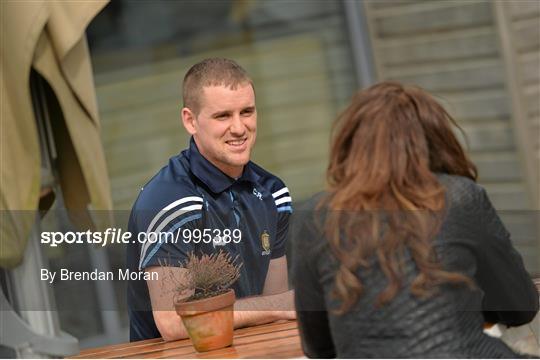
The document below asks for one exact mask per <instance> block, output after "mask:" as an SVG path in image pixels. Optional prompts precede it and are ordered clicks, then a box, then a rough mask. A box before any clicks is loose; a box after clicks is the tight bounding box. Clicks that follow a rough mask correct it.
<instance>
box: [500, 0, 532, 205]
mask: <svg viewBox="0 0 540 360" xmlns="http://www.w3.org/2000/svg"><path fill="white" fill-rule="evenodd" d="M492 4H493V11H494V15H495V24H496V26H497V29H498V37H499V41H500V46H501V56H502V58H503V62H504V70H505V77H506V84H507V88H508V93H509V96H510V98H511V108H512V115H511V119H512V122H513V124H514V137H515V143H516V147H517V148H518V153H519V158H520V161H521V163H522V167H523V170H524V171H523V172H524V175H525V183H526V184H527V188H528V192H529V194H530V195H531V196H529V197H528V198H529V201H530V204H529V205H530V206H531V207H532V208H533V209H538V207H539V205H540V197H539V191H538V186H539V175H538V163H537V162H536V160H535V156H534V154H535V149H534V144H533V143H532V141H531V138H530V136H529V130H530V129H529V122H528V114H527V110H526V109H527V106H526V103H525V99H524V97H523V91H522V89H523V87H522V84H521V76H520V74H519V71H518V63H517V49H515V47H514V43H513V39H512V34H513V28H512V19H511V17H510V15H511V7H510V4H509V3H506V2H503V1H495V2H493V3H492Z"/></svg>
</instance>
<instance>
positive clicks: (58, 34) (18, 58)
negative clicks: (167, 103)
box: [0, 0, 112, 269]
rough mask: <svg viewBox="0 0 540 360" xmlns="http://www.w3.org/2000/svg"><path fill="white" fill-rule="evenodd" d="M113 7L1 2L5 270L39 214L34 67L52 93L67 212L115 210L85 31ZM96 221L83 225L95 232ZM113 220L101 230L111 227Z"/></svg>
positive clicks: (0, 236) (1, 263) (1, 252)
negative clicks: (32, 87)
mask: <svg viewBox="0 0 540 360" xmlns="http://www.w3.org/2000/svg"><path fill="white" fill-rule="evenodd" d="M106 3H107V1H103V0H92V1H72V2H68V1H46V0H34V1H14V0H3V1H0V24H1V25H0V26H1V34H0V59H1V68H0V83H1V88H0V108H1V113H0V212H1V214H0V267H2V268H6V269H7V268H13V267H15V266H17V265H18V264H19V263H20V262H21V259H22V256H23V253H24V249H25V246H26V242H27V239H28V236H29V234H30V231H31V229H32V226H33V223H34V221H35V212H34V211H35V210H37V208H38V204H39V199H40V189H41V175H40V171H41V154H40V145H39V138H38V129H37V125H36V121H35V118H34V113H33V109H32V98H31V93H30V85H29V81H30V72H31V69H32V68H33V69H34V70H35V71H37V72H38V73H39V74H40V75H41V76H42V77H43V78H44V79H45V81H46V82H47V83H48V84H49V86H50V87H51V88H52V90H53V92H54V94H55V96H56V99H57V100H58V104H59V108H60V112H59V114H58V115H59V117H58V118H57V119H53V120H54V121H51V123H52V126H53V133H54V135H55V138H54V140H55V144H56V151H57V154H58V155H57V156H58V159H57V165H56V166H57V170H58V175H59V182H60V185H61V189H62V195H63V197H64V201H65V205H66V208H67V209H69V210H77V211H79V210H82V211H83V212H85V213H86V214H88V212H87V210H88V209H89V208H92V209H95V210H109V209H112V201H111V195H110V185H109V179H108V174H107V168H106V163H105V157H104V153H103V148H102V144H101V141H100V135H99V129H100V124H99V118H98V111H97V103H96V96H95V89H94V83H93V76H92V68H91V63H90V58H89V52H88V46H87V42H86V38H85V29H86V27H87V26H88V24H89V22H90V21H91V20H92V19H93V18H94V17H95V16H96V15H97V14H98V13H99V11H101V9H102V8H103V7H104V6H105V5H106ZM89 219H90V217H89V216H87V217H86V219H83V220H82V221H81V223H83V224H86V225H88V224H89V222H88V220H89ZM106 223H107V220H105V222H103V223H101V224H99V225H98V224H94V225H98V227H101V226H107V224H106Z"/></svg>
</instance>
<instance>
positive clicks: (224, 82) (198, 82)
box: [182, 58, 253, 114]
mask: <svg viewBox="0 0 540 360" xmlns="http://www.w3.org/2000/svg"><path fill="white" fill-rule="evenodd" d="M246 83H247V84H250V85H251V86H253V82H252V80H251V78H250V77H249V75H248V74H247V72H246V71H245V70H244V69H243V68H242V67H241V66H240V65H238V64H237V63H236V62H234V61H233V60H230V59H225V58H209V59H204V60H203V61H201V62H199V63H197V64H195V65H193V66H192V67H191V68H190V69H189V70H188V72H187V73H186V76H184V83H183V86H182V97H183V101H184V107H187V108H189V109H190V110H191V111H193V112H194V113H195V114H198V113H199V111H200V108H201V103H200V99H201V95H202V94H203V88H204V87H207V86H226V87H229V88H231V89H233V90H236V88H237V87H238V86H239V85H243V84H246Z"/></svg>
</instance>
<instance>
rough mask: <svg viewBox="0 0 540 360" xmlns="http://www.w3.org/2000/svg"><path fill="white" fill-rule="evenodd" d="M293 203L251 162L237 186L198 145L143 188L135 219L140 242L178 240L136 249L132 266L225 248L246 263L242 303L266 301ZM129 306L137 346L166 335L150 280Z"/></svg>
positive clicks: (130, 255)
mask: <svg viewBox="0 0 540 360" xmlns="http://www.w3.org/2000/svg"><path fill="white" fill-rule="evenodd" d="M291 201H292V200H291V197H290V195H289V190H288V189H287V187H286V186H285V184H284V183H283V182H282V181H281V180H280V179H279V178H277V177H276V176H274V175H272V174H270V173H269V172H267V171H265V170H264V169H262V168H261V167H259V166H257V165H256V164H255V163H253V162H251V161H250V162H249V163H248V164H247V165H246V166H245V167H244V171H243V173H242V176H241V177H240V178H238V179H233V178H231V177H229V176H227V175H226V174H224V173H223V172H221V171H220V170H219V169H218V168H216V167H215V166H214V165H213V164H212V163H210V162H209V161H208V160H206V159H205V158H204V157H203V156H202V155H201V154H200V153H199V151H198V149H197V146H196V144H195V142H194V141H193V139H191V141H190V146H189V149H187V150H184V151H182V153H181V154H180V155H178V156H174V157H172V158H171V159H170V160H169V163H168V165H167V166H165V167H163V168H162V169H161V170H160V171H159V172H158V173H157V174H156V175H155V176H154V177H153V178H152V179H151V180H150V181H149V182H148V183H147V184H146V185H145V186H144V187H143V189H142V190H141V192H140V194H139V196H138V198H137V200H136V202H135V204H134V205H133V209H132V211H131V216H130V219H129V225H128V230H129V231H130V232H131V233H132V234H133V236H134V237H135V236H139V238H141V239H144V238H151V236H152V235H151V234H152V233H154V234H159V233H161V234H164V233H166V234H170V237H169V238H167V237H164V236H161V241H160V239H159V238H151V239H152V240H151V241H145V242H135V243H132V244H130V245H128V249H127V266H128V268H129V269H130V271H135V272H136V271H143V270H144V269H146V268H148V267H152V266H160V264H163V263H167V264H170V265H172V266H179V264H180V263H183V262H185V260H186V259H187V256H188V254H189V253H190V252H192V251H193V252H195V253H196V254H201V253H208V254H209V253H214V252H217V251H219V250H220V249H222V250H224V251H227V252H229V254H230V255H231V257H232V258H233V259H234V258H235V257H236V256H238V261H240V262H242V263H243V266H242V268H241V271H240V278H239V279H238V281H237V282H236V283H235V284H234V285H233V288H234V290H235V292H236V295H237V297H239V298H242V297H247V296H253V295H260V294H261V293H262V291H263V288H264V282H265V279H266V274H267V272H268V265H269V263H270V260H271V259H275V258H279V257H282V256H284V255H285V245H286V244H285V243H286V237H287V229H288V224H289V216H290V214H291V213H292V202H291ZM140 233H144V234H142V235H144V236H141V235H140ZM171 297H172V296H171ZM127 301H128V312H129V318H130V340H131V341H136V340H142V339H148V338H154V337H159V336H161V335H160V334H159V332H158V330H157V327H156V325H155V323H154V319H153V316H152V312H151V310H152V307H151V304H150V297H149V293H148V287H147V285H146V281H145V280H132V281H129V283H128V297H127Z"/></svg>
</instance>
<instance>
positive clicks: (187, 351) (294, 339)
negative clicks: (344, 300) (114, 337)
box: [73, 321, 304, 359]
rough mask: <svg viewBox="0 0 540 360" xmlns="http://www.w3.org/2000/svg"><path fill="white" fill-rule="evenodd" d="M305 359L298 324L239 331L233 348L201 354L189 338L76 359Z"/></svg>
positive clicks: (140, 344)
mask: <svg viewBox="0 0 540 360" xmlns="http://www.w3.org/2000/svg"><path fill="white" fill-rule="evenodd" d="M299 357H304V353H303V352H302V348H301V346H300V337H299V335H298V329H297V325H296V321H281V322H277V323H272V324H266V325H259V326H253V327H249V328H244V329H238V330H235V332H234V341H233V345H232V346H230V347H227V348H224V349H219V350H213V351H209V352H204V353H198V352H197V351H195V349H194V348H193V345H191V341H190V340H189V339H185V340H177V341H169V342H167V341H163V340H162V339H161V338H157V339H149V340H143V341H137V342H132V343H124V344H117V345H110V346H105V347H101V348H94V349H87V350H83V351H82V352H81V353H80V354H79V355H77V356H74V357H73V358H74V359H88V358H299Z"/></svg>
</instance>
